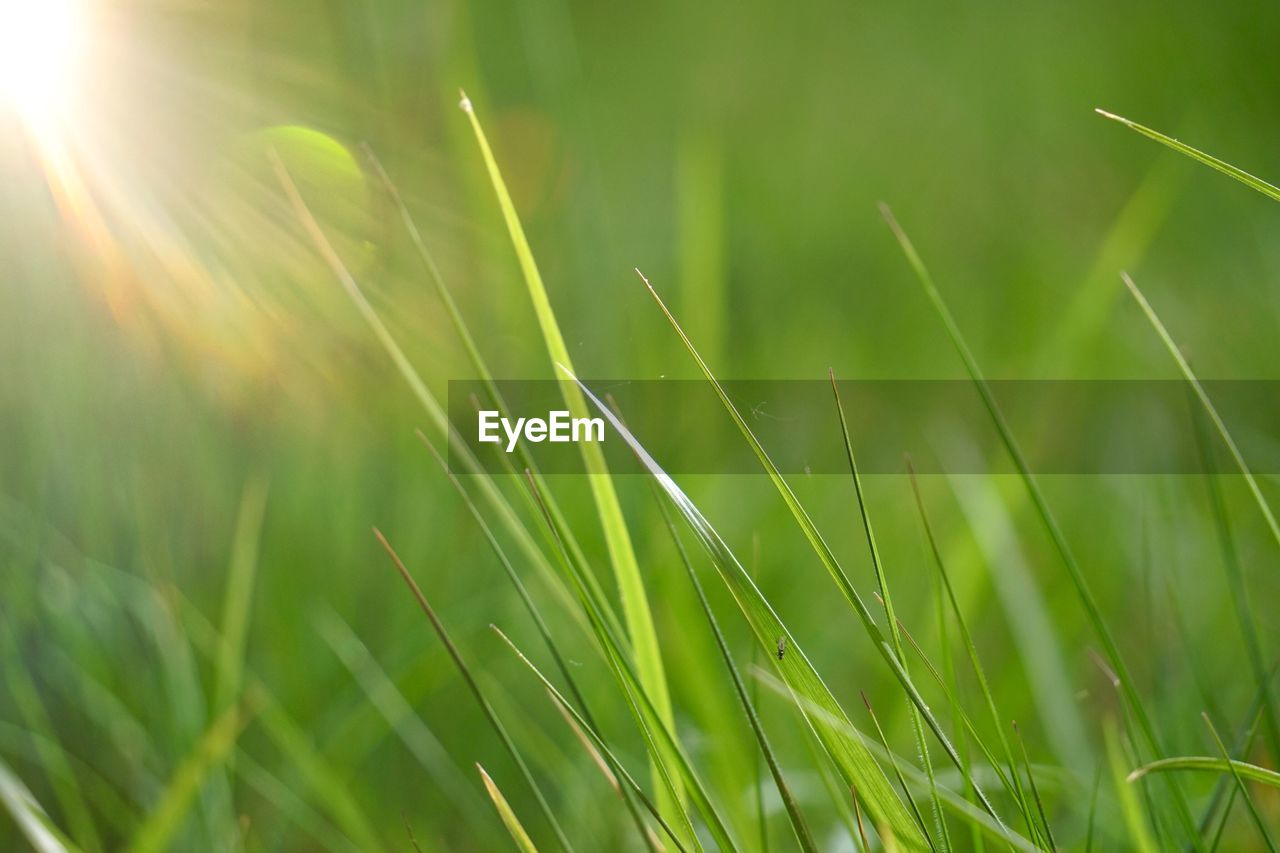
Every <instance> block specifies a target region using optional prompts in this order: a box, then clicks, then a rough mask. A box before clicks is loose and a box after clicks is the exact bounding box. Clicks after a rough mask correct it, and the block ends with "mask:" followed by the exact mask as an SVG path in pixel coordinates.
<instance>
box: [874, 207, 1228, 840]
mask: <svg viewBox="0 0 1280 853" xmlns="http://www.w3.org/2000/svg"><path fill="white" fill-rule="evenodd" d="M880 210H881V213H882V214H883V215H884V218H885V221H886V222H887V223H888V224H889V228H890V230H891V231H892V232H893V235H894V237H895V238H896V239H897V241H898V245H899V246H900V247H901V248H902V252H903V254H904V255H905V256H906V259H907V262H908V264H909V265H910V266H911V268H912V271H913V272H914V273H915V276H916V279H917V281H918V282H919V284H920V286H921V288H922V289H923V291H924V293H925V296H926V297H927V298H928V300H929V302H930V304H931V305H932V306H933V309H934V312H935V313H936V314H937V315H938V318H939V319H940V320H941V321H942V324H943V326H944V327H945V328H946V331H947V336H948V337H949V338H950V339H951V343H952V345H953V346H954V347H955V349H956V352H957V353H958V354H959V356H960V359H961V361H962V362H963V363H964V366H965V370H966V371H967V372H968V374H969V377H970V379H971V380H972V381H973V384H974V386H975V387H976V388H977V390H978V394H979V396H980V397H981V398H982V402H983V406H984V407H985V408H986V410H987V413H988V415H989V416H990V417H991V420H992V423H993V424H994V425H995V427H996V431H997V433H998V434H999V436H1000V441H1001V443H1002V444H1003V445H1004V448H1005V451H1006V452H1007V453H1008V454H1009V457H1010V458H1011V459H1012V460H1013V463H1014V467H1015V468H1017V470H1018V474H1019V476H1020V477H1021V479H1022V482H1023V484H1024V486H1025V487H1026V490H1027V493H1028V495H1029V496H1030V497H1031V502H1032V504H1033V506H1034V507H1035V509H1036V513H1037V515H1039V517H1040V520H1041V522H1042V523H1043V525H1044V528H1045V530H1046V532H1047V533H1048V534H1049V538H1050V540H1051V541H1052V542H1053V545H1054V548H1055V550H1056V551H1057V553H1058V556H1059V558H1060V559H1061V562H1062V564H1063V566H1064V567H1065V568H1066V569H1067V574H1068V575H1069V576H1070V579H1071V583H1072V586H1073V587H1074V588H1075V591H1076V595H1077V597H1078V598H1079V599H1080V601H1081V603H1082V604H1083V605H1084V609H1085V615H1086V616H1088V618H1089V622H1090V624H1091V625H1092V627H1093V631H1094V634H1095V635H1096V636H1097V637H1098V640H1099V642H1100V643H1101V644H1102V648H1103V653H1104V654H1105V655H1106V658H1107V661H1108V662H1109V663H1110V665H1111V667H1112V669H1114V671H1115V673H1116V675H1117V676H1118V680H1119V682H1120V684H1119V688H1120V692H1121V694H1122V695H1123V697H1124V700H1125V702H1126V704H1127V705H1128V706H1129V708H1130V711H1131V714H1132V716H1133V718H1134V719H1135V720H1136V722H1137V724H1138V728H1139V731H1140V733H1141V735H1142V738H1143V741H1144V743H1145V746H1146V747H1147V749H1148V751H1150V752H1151V753H1153V754H1155V755H1163V754H1164V749H1163V747H1162V746H1161V743H1160V738H1159V735H1158V734H1157V732H1156V729H1155V725H1154V724H1153V723H1152V722H1151V716H1150V714H1149V713H1148V711H1147V708H1146V706H1145V705H1144V704H1143V702H1142V697H1141V696H1139V695H1138V691H1137V689H1136V687H1135V686H1134V682H1133V677H1132V675H1131V674H1130V672H1129V668H1128V666H1127V665H1126V664H1125V662H1124V659H1123V657H1122V656H1121V654H1120V648H1119V646H1117V645H1116V642H1115V638H1114V637H1113V636H1112V634H1111V630H1110V628H1108V627H1107V624H1106V620H1105V619H1103V617H1102V609H1101V607H1099V605H1098V600H1097V598H1096V597H1095V596H1094V594H1093V589H1092V588H1091V587H1090V585H1089V581H1088V579H1087V578H1086V577H1085V575H1084V572H1083V570H1082V569H1081V568H1080V564H1079V562H1077V560H1076V557H1075V554H1074V552H1073V551H1072V549H1071V546H1070V545H1069V544H1068V543H1067V538H1066V534H1064V533H1063V531H1062V527H1061V526H1060V525H1059V524H1058V520H1057V518H1056V517H1055V516H1054V514H1053V512H1052V511H1051V510H1050V509H1049V502H1048V500H1047V499H1046V498H1045V496H1044V493H1043V492H1042V491H1041V489H1040V484H1039V482H1038V481H1037V480H1036V478H1035V476H1034V475H1033V474H1032V473H1031V468H1030V466H1029V465H1028V464H1027V460H1026V457H1025V456H1024V455H1023V453H1022V450H1021V448H1020V447H1019V446H1018V443H1017V441H1016V440H1015V439H1014V437H1013V432H1012V430H1011V429H1010V427H1009V424H1008V421H1006V420H1005V417H1004V413H1003V412H1002V411H1001V410H1000V407H999V405H998V404H997V403H996V400H995V397H994V395H993V394H992V392H991V387H990V386H989V385H988V384H987V380H986V378H985V376H984V375H983V373H982V369H981V368H980V367H979V366H978V360H977V358H976V357H975V356H974V354H973V351H972V350H971V349H970V348H969V345H968V343H967V342H966V341H965V339H964V335H963V334H961V332H960V326H959V324H957V323H956V321H955V318H954V317H953V316H952V314H951V309H949V308H948V307H947V304H946V302H945V301H944V300H943V298H942V294H941V292H939V290H938V287H937V285H936V284H934V281H933V276H932V275H931V274H930V273H929V269H928V267H926V266H925V264H924V261H923V260H922V259H921V257H920V255H919V253H918V252H917V251H916V248H915V246H914V245H913V244H912V242H911V239H910V238H909V237H908V236H907V234H906V232H905V231H904V230H903V229H902V226H901V225H899V224H898V220H897V219H895V218H894V216H893V213H892V211H890V210H889V208H888V206H886V205H881V208H880ZM1169 790H1170V795H1171V798H1172V801H1173V808H1174V812H1175V814H1176V815H1177V818H1178V821H1179V823H1180V825H1181V826H1182V828H1183V831H1184V832H1186V834H1187V835H1188V838H1189V839H1190V840H1191V842H1192V843H1193V844H1195V845H1196V847H1197V849H1202V848H1203V844H1202V842H1201V839H1200V836H1199V834H1198V833H1197V832H1196V830H1195V826H1194V824H1193V823H1192V820H1191V812H1190V809H1189V808H1188V806H1187V802H1186V798H1185V797H1184V796H1183V794H1182V791H1181V790H1180V789H1179V788H1178V787H1177V786H1176V785H1170V786H1169Z"/></svg>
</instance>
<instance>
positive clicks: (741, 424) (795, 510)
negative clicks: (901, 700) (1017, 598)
mask: <svg viewBox="0 0 1280 853" xmlns="http://www.w3.org/2000/svg"><path fill="white" fill-rule="evenodd" d="M636 274H637V275H639V276H640V280H641V281H643V282H644V284H645V287H646V288H648V290H649V294H650V295H651V296H652V297H653V299H654V301H655V302H657V304H658V307H659V308H660V309H661V310H662V313H663V315H664V316H665V317H666V318H667V322H669V323H670V324H671V327H672V329H674V330H675V332H676V334H677V335H678V336H679V338H680V340H681V342H682V343H683V344H684V346H685V349H686V350H687V351H688V353H689V355H690V357H692V358H693V360H694V362H695V363H696V364H697V366H698V368H699V370H700V371H701V372H702V375H703V377H704V378H705V379H706V380H707V382H708V384H710V385H711V387H712V389H713V390H714V391H715V393H716V396H717V397H718V398H719V399H720V402H721V404H722V405H723V406H724V408H725V411H726V412H728V414H729V416H730V418H731V419H732V420H733V422H734V424H735V425H736V426H737V427H738V431H739V432H740V433H741V434H742V436H743V438H745V439H746V441H747V443H748V445H749V446H750V447H751V450H752V452H753V453H754V454H755V456H756V459H757V460H759V462H760V465H761V467H762V468H764V470H765V472H766V473H767V474H768V475H769V479H770V481H771V482H772V483H773V485H774V487H775V488H776V489H777V491H778V494H779V495H780V496H781V497H782V500H783V502H784V503H785V504H786V505H787V508H788V509H789V510H790V511H791V516H792V518H794V519H795V521H796V524H797V525H799V527H800V529H801V532H802V533H804V536H805V539H806V540H807V541H808V542H809V544H810V546H811V547H812V548H813V551H814V553H815V554H816V555H817V556H818V559H819V561H820V562H821V563H822V565H823V567H824V568H825V569H826V570H827V573H828V575H830V577H831V579H832V580H833V581H834V582H835V584H836V587H837V589H839V590H840V593H841V594H842V595H843V596H844V598H845V600H846V601H847V602H848V603H849V605H850V606H851V607H852V608H853V609H854V612H856V613H857V614H858V617H859V619H860V620H861V622H862V625H863V628H864V629H865V630H866V632H867V634H868V636H869V637H870V638H871V641H872V644H873V645H874V646H875V648H876V650H877V651H878V652H879V653H880V656H881V657H882V658H883V659H884V661H885V663H887V664H888V665H889V668H890V670H892V671H893V673H894V676H895V677H896V678H897V679H898V682H899V683H900V684H901V685H902V688H903V690H904V691H905V692H906V694H907V697H908V698H909V699H910V700H911V702H912V703H913V704H914V705H915V706H916V708H917V709H918V710H919V712H920V715H921V717H922V718H923V719H924V721H925V723H926V724H928V726H929V729H930V731H932V732H933V735H934V737H935V738H937V740H938V742H939V743H940V744H941V745H942V748H943V750H944V751H945V752H946V753H947V757H948V758H949V759H950V760H951V762H952V763H953V764H955V765H956V766H957V767H960V766H961V762H960V756H959V754H958V753H957V752H956V750H955V747H954V746H952V744H951V742H950V740H948V738H947V736H946V733H945V732H944V731H943V729H942V726H941V725H940V724H939V723H938V721H937V718H936V717H935V716H934V714H933V712H932V711H931V710H930V709H929V706H928V705H927V704H926V703H925V701H924V699H923V698H922V697H921V696H920V694H919V693H918V692H917V691H916V689H915V685H913V684H912V682H911V678H910V676H908V675H907V673H906V672H905V671H904V670H903V669H902V666H901V664H900V662H899V660H898V658H897V656H896V655H895V654H894V651H893V648H892V647H891V646H890V645H889V642H888V641H887V640H886V639H885V636H884V634H883V633H882V632H881V630H880V628H879V626H878V625H877V624H876V621H875V617H873V616H872V615H871V611H870V610H869V609H868V608H867V605H866V603H865V602H864V601H863V600H862V596H860V595H859V594H858V591H857V590H856V589H855V588H854V586H853V583H852V582H851V581H850V580H849V576H848V575H847V574H846V573H845V571H844V568H843V567H842V566H841V565H840V561H839V560H838V559H836V556H835V553H834V552H833V551H832V550H831V548H830V546H828V545H827V542H826V540H825V539H824V538H823V537H822V534H821V533H820V532H819V531H818V528H817V526H816V525H815V524H814V523H813V519H812V518H810V517H809V514H808V512H807V511H806V510H805V509H804V506H803V505H801V503H800V500H799V498H797V497H796V495H795V492H793V491H792V490H791V486H790V485H788V484H787V481H786V480H785V479H784V478H783V476H782V473H781V472H780V471H779V470H778V467H777V465H775V464H774V462H773V460H772V459H771V458H770V457H769V454H768V453H767V452H766V451H765V449H764V446H763V445H761V444H760V441H759V439H757V438H756V436H755V433H753V432H752V431H751V427H750V426H748V425H747V422H746V419H744V418H743V417H742V413H741V412H739V411H738V409H737V407H736V406H734V404H733V401H732V400H730V399H729V395H728V394H727V393H726V392H725V390H724V388H723V387H722V386H721V385H720V382H719V380H717V379H716V377H715V374H713V373H712V372H711V368H710V367H708V366H707V363H706V361H705V360H704V359H703V358H702V356H701V354H700V353H699V352H698V349H697V347H695V346H694V345H693V341H691V340H690V339H689V336H688V335H686V334H685V332H684V329H683V328H682V327H681V326H680V323H679V322H678V321H677V320H676V318H675V316H674V315H673V314H672V313H671V311H670V310H669V309H668V308H667V306H666V303H664V302H663V301H662V298H661V297H660V296H658V292H657V291H656V290H655V289H654V287H653V285H652V284H650V283H649V280H648V279H647V278H645V276H644V274H643V273H641V272H640V271H639V270H636ZM587 393H588V395H589V394H590V392H589V391H588V392H587ZM593 399H594V398H593ZM597 405H598V403H597ZM602 410H603V407H602ZM606 416H607V417H609V418H610V419H611V420H613V421H614V423H615V424H617V419H616V418H613V416H612V413H609V412H606ZM626 435H629V433H626ZM631 441H633V442H634V438H632V439H631ZM633 447H634V448H639V445H638V443H636V444H634V445H633ZM646 456H647V454H646ZM649 461H650V462H651V461H652V460H649ZM646 464H648V463H646ZM654 468H657V466H656V464H655V465H654ZM657 470H661V469H660V468H659V469H657ZM663 477H665V478H666V480H665V482H664V480H663ZM663 477H659V478H658V480H659V482H660V483H664V488H666V483H670V485H672V486H674V485H675V484H674V481H672V480H671V478H670V477H666V475H665V474H663ZM673 499H674V498H673ZM684 501H685V502H686V503H688V499H687V498H684ZM676 504H677V506H681V509H682V511H685V508H684V507H683V506H682V505H681V502H680V501H679V500H676ZM689 506H690V507H692V504H689ZM695 509H696V508H695ZM691 523H693V522H692V521H691ZM701 523H702V524H705V519H703V520H702V522H701ZM695 526H697V525H695ZM714 539H718V535H717V536H716V537H714ZM714 539H708V540H706V541H704V545H705V546H706V547H708V548H710V549H712V550H714V549H715V548H716V547H717V546H716V545H715V542H714ZM720 545H723V542H720ZM734 564H735V565H736V566H737V569H736V571H735V572H733V573H732V575H733V576H734V577H736V576H737V574H738V573H739V572H743V570H742V566H741V564H739V563H737V558H736V557H735V558H734ZM744 574H745V573H744ZM747 581H748V583H750V578H749V577H748V578H747ZM751 586H752V588H754V584H751ZM764 642H765V648H766V649H768V648H769V643H768V641H764ZM975 787H976V786H975ZM978 796H979V799H980V801H981V802H982V805H983V807H984V808H985V809H987V811H988V813H989V814H991V816H992V817H996V813H995V809H994V808H993V807H992V806H991V804H990V802H989V801H988V800H987V799H986V796H985V795H983V794H982V792H981V790H980V789H978ZM996 819H997V820H998V819H999V818H998V817H997V818H996ZM877 820H879V818H877ZM899 840H900V841H901V840H902V839H901V838H900V839H899Z"/></svg>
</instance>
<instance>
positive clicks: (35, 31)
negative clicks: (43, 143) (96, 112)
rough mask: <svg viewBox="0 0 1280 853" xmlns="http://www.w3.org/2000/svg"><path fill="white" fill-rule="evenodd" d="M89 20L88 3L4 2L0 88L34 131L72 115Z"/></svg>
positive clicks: (48, 0)
mask: <svg viewBox="0 0 1280 853" xmlns="http://www.w3.org/2000/svg"><path fill="white" fill-rule="evenodd" d="M84 19H85V9H84V0H0V87H2V88H3V91H4V97H5V98H6V99H7V100H8V101H9V102H10V103H11V104H12V105H13V107H14V108H16V110H17V112H18V113H19V114H20V115H21V116H22V119H23V120H24V121H25V122H27V123H28V124H29V125H31V126H32V127H33V129H36V130H47V129H48V128H49V127H50V125H54V124H57V123H58V122H59V121H60V120H61V118H62V117H63V116H64V114H65V112H66V109H67V106H68V100H69V95H70V89H71V82H72V78H73V76H74V71H75V67H76V64H77V61H78V59H79V55H80V51H81V48H82V47H83V44H84V29H85V21H84Z"/></svg>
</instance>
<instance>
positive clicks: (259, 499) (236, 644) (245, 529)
mask: <svg viewBox="0 0 1280 853" xmlns="http://www.w3.org/2000/svg"><path fill="white" fill-rule="evenodd" d="M266 507H267V484H266V481H265V480H262V479H260V478H255V479H251V480H250V481H249V482H247V483H246V484H245V487H244V492H243V494H242V495H241V498H240V508H239V511H238V514H237V516H236V527H235V534H234V536H233V537H232V544H231V562H230V565H229V566H228V567H227V584H226V587H225V593H224V597H223V605H222V630H221V634H222V637H223V639H224V640H225V642H224V643H223V645H222V648H221V650H220V652H219V654H218V668H217V674H216V676H215V684H216V687H215V691H214V712H215V713H219V714H220V713H222V712H223V711H224V710H225V709H226V708H228V707H230V706H231V704H232V703H233V702H235V700H236V697H237V696H239V695H240V690H241V678H242V676H243V673H244V653H245V636H246V634H247V633H248V628H249V611H250V609H251V607H252V605H253V581H254V575H255V574H256V572H257V568H258V540H259V539H260V538H261V535H262V519H263V516H264V514H265V512H266Z"/></svg>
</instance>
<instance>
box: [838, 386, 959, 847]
mask: <svg viewBox="0 0 1280 853" xmlns="http://www.w3.org/2000/svg"><path fill="white" fill-rule="evenodd" d="M827 374H828V376H829V377H830V379H831V393H832V394H833V395H834V397H835V402H836V412H837V413H838V414H839V416H840V434H841V436H842V437H843V438H844V449H845V455H846V456H847V457H848V460H849V473H850V474H851V475H852V476H853V490H854V493H855V494H856V496H857V498H858V515H859V517H860V518H861V520H862V530H863V532H864V533H865V534H866V537H867V550H868V551H870V552H871V567H872V569H873V571H874V572H875V575H876V585H877V586H878V587H879V588H880V602H881V605H882V606H883V607H884V612H885V620H886V621H887V622H888V624H889V639H890V640H891V641H892V643H893V653H894V654H895V655H897V656H898V662H899V663H900V664H901V665H902V669H903V672H908V670H907V656H906V653H905V652H904V651H903V647H902V632H901V631H900V630H899V626H898V617H897V616H896V615H894V612H893V596H892V595H890V594H889V580H888V578H887V577H886V576H885V571H884V564H883V562H882V561H881V559H880V549H879V548H878V547H877V546H876V534H875V531H874V530H873V529H872V527H871V515H870V512H869V511H868V509H867V497H866V494H864V492H863V491H862V477H861V476H860V475H859V474H858V461H857V458H856V457H855V455H854V452H853V439H852V438H850V436H849V423H848V421H847V420H846V419H845V416H844V405H843V404H842V403H841V402H840V386H839V385H837V384H836V374H835V371H834V370H831V369H828V371H827ZM863 699H864V700H865V699H866V697H865V696H864V697H863ZM867 710H870V706H869V705H868V706H867ZM908 713H909V715H910V717H911V731H912V733H913V734H914V735H915V739H916V749H917V750H918V751H919V754H920V763H921V765H923V767H924V772H925V775H926V776H927V777H928V779H929V802H930V805H931V806H932V808H933V821H934V829H935V831H936V832H937V833H938V841H939V842H940V843H941V844H942V849H943V850H949V849H951V838H950V836H949V835H948V833H947V821H946V818H945V817H943V815H942V804H941V803H939V802H938V791H937V782H936V781H935V780H934V776H933V762H932V760H931V759H930V758H929V744H928V743H927V742H926V741H925V737H924V725H923V724H922V723H921V722H920V712H919V711H918V710H917V709H916V707H915V706H914V705H911V706H909V707H908ZM877 726H878V724H877ZM960 765H961V766H960V772H961V773H962V774H963V773H964V772H965V771H964V767H963V766H962V765H963V762H960Z"/></svg>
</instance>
